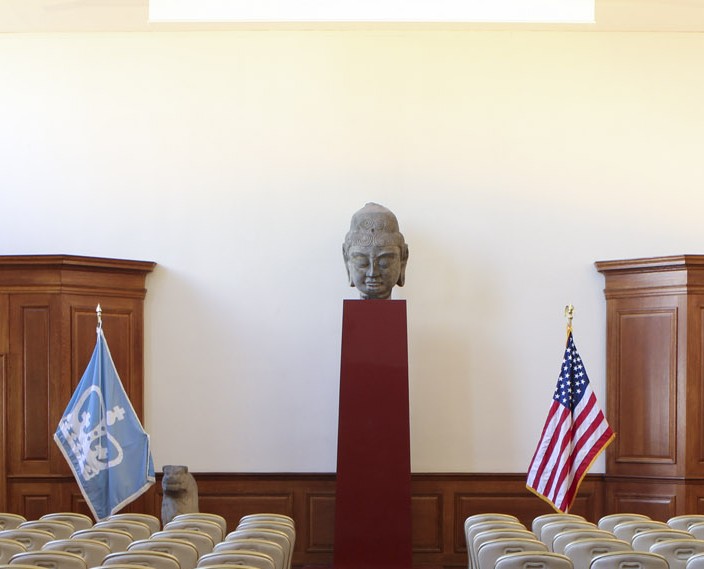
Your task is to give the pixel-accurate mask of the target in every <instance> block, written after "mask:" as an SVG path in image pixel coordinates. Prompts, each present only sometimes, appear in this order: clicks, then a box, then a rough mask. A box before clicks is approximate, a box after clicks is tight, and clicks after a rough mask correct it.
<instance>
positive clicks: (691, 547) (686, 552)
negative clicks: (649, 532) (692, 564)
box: [650, 539, 704, 569]
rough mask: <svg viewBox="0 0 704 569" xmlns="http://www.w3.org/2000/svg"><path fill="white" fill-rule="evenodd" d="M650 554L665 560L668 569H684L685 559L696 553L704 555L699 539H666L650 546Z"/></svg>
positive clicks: (703, 543) (701, 542)
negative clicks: (660, 556)
mask: <svg viewBox="0 0 704 569" xmlns="http://www.w3.org/2000/svg"><path fill="white" fill-rule="evenodd" d="M650 553H655V554H657V555H662V556H663V557H664V558H665V559H667V564H668V565H669V566H670V569H685V566H686V565H687V559H689V558H690V557H691V556H692V555H695V554H697V553H704V541H702V540H699V539H668V540H666V541H659V542H657V543H654V544H653V545H651V546H650Z"/></svg>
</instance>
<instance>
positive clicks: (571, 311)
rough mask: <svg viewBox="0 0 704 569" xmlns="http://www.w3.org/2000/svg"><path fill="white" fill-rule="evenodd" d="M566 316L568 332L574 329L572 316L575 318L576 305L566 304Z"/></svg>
mask: <svg viewBox="0 0 704 569" xmlns="http://www.w3.org/2000/svg"><path fill="white" fill-rule="evenodd" d="M565 318H567V334H568V335H569V333H570V332H571V331H572V318H574V306H572V305H571V304H568V305H567V306H565Z"/></svg>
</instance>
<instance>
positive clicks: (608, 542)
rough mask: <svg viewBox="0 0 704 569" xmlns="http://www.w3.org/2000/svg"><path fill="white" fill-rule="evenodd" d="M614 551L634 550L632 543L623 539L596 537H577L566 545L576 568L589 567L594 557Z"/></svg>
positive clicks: (568, 554) (568, 555) (583, 568)
mask: <svg viewBox="0 0 704 569" xmlns="http://www.w3.org/2000/svg"><path fill="white" fill-rule="evenodd" d="M612 551H633V549H632V548H631V544H630V543H628V542H627V541H623V540H622V539H616V538H613V537H611V538H608V537H607V538H604V537H594V538H586V539H577V540H575V541H573V542H571V543H568V544H566V545H565V555H566V556H567V557H569V558H570V559H571V560H572V563H574V568H575V569H589V565H590V564H591V562H592V559H594V558H595V557H598V556H599V555H603V554H604V553H610V552H612Z"/></svg>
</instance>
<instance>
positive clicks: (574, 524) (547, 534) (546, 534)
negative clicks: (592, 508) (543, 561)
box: [540, 520, 598, 551]
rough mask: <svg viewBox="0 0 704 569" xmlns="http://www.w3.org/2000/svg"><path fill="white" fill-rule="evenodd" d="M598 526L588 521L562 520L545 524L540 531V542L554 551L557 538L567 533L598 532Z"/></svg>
mask: <svg viewBox="0 0 704 569" xmlns="http://www.w3.org/2000/svg"><path fill="white" fill-rule="evenodd" d="M596 529H598V528H597V527H596V524H593V523H591V522H588V521H586V520H560V521H556V522H550V523H549V524H545V525H544V526H543V527H542V529H541V530H540V541H542V542H543V543H544V544H545V545H547V546H548V548H549V549H550V551H552V546H553V541H554V540H555V537H557V536H558V535H559V534H561V533H563V532H566V531H574V530H585V531H586V530H596Z"/></svg>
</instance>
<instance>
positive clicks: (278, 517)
mask: <svg viewBox="0 0 704 569" xmlns="http://www.w3.org/2000/svg"><path fill="white" fill-rule="evenodd" d="M252 520H268V521H272V522H282V523H286V524H289V525H291V526H292V527H296V522H295V521H294V519H293V518H292V517H291V516H287V515H286V514H272V513H270V512H261V513H255V514H247V515H244V516H242V517H241V518H240V520H239V522H238V523H240V524H241V523H242V522H245V521H252Z"/></svg>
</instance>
